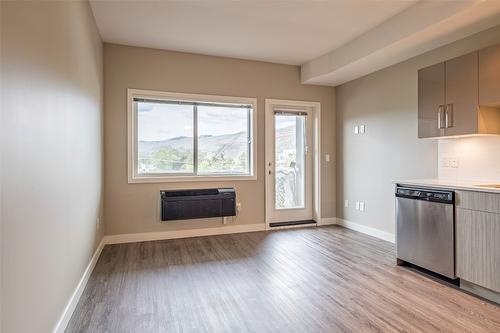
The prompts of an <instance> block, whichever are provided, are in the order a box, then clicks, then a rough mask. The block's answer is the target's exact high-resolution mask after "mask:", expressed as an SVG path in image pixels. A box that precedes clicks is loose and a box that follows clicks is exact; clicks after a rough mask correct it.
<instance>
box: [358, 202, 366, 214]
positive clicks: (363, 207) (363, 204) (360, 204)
mask: <svg viewBox="0 0 500 333" xmlns="http://www.w3.org/2000/svg"><path fill="white" fill-rule="evenodd" d="M359 210H360V211H362V212H364V211H365V203H364V202H363V201H361V202H360V203H359Z"/></svg>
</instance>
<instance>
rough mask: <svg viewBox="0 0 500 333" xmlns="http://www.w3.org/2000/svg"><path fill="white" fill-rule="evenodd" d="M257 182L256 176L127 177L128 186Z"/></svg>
mask: <svg viewBox="0 0 500 333" xmlns="http://www.w3.org/2000/svg"><path fill="white" fill-rule="evenodd" d="M247 180H257V176H255V175H253V176H236V175H235V176H168V177H158V176H133V177H129V179H128V183H129V184H137V183H196V182H227V181H247Z"/></svg>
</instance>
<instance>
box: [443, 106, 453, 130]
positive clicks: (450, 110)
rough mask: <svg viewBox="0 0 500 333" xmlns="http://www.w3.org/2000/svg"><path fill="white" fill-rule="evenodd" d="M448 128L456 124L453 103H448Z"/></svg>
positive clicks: (446, 113)
mask: <svg viewBox="0 0 500 333" xmlns="http://www.w3.org/2000/svg"><path fill="white" fill-rule="evenodd" d="M445 118H446V128H451V127H453V126H454V124H453V104H446V112H445Z"/></svg>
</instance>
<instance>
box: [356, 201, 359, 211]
mask: <svg viewBox="0 0 500 333" xmlns="http://www.w3.org/2000/svg"><path fill="white" fill-rule="evenodd" d="M356 210H359V201H356Z"/></svg>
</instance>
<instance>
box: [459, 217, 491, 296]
mask: <svg viewBox="0 0 500 333" xmlns="http://www.w3.org/2000/svg"><path fill="white" fill-rule="evenodd" d="M456 237H457V243H456V247H457V254H456V265H457V276H458V277H459V278H461V279H464V280H466V281H469V282H472V283H475V284H477V285H480V286H482V287H485V288H488V289H490V290H493V291H496V292H500V241H499V240H500V215H499V214H494V213H486V212H481V211H477V210H469V209H462V208H457V216H456Z"/></svg>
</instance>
